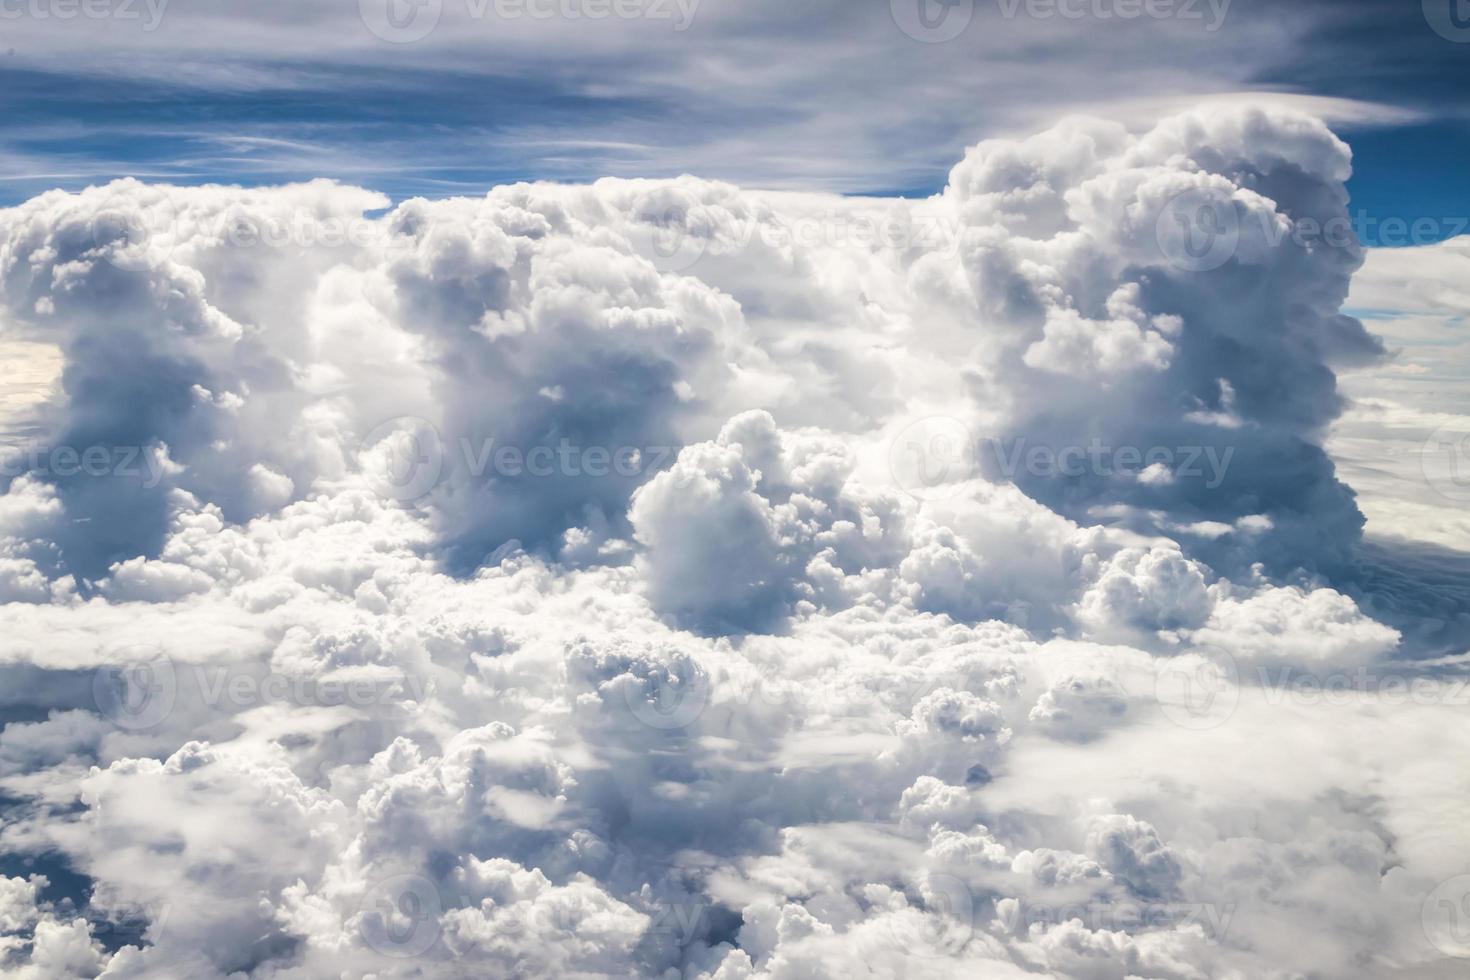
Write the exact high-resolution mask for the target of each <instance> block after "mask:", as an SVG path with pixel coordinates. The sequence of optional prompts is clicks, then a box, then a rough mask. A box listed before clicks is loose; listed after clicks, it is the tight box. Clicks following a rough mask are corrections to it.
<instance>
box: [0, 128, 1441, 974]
mask: <svg viewBox="0 0 1470 980" xmlns="http://www.w3.org/2000/svg"><path fill="white" fill-rule="evenodd" d="M1349 173H1350V165H1349V154H1348V151H1347V148H1346V146H1345V145H1344V144H1342V143H1341V141H1339V140H1338V139H1337V138H1336V137H1335V136H1333V135H1332V133H1331V132H1329V131H1328V130H1327V128H1326V127H1325V126H1324V125H1323V124H1322V123H1320V122H1318V121H1317V120H1314V119H1311V118H1308V117H1304V116H1299V115H1295V114H1292V113H1289V112H1287V111H1284V110H1281V109H1259V108H1257V109H1251V108H1242V107H1238V106H1229V105H1216V106H1211V107H1208V108H1205V109H1201V110H1199V111H1195V112H1191V113H1187V114H1185V115H1183V116H1179V117H1176V118H1171V119H1168V120H1165V121H1164V122H1162V123H1159V124H1158V125H1157V126H1156V127H1155V128H1153V129H1152V130H1150V131H1148V132H1145V133H1142V134H1138V133H1130V132H1129V131H1127V130H1126V129H1124V128H1123V127H1121V126H1118V125H1116V124H1112V123H1103V122H1097V121H1090V120H1082V119H1074V120H1068V121H1065V122H1063V123H1061V124H1059V125H1058V126H1056V127H1055V128H1053V129H1051V130H1049V131H1047V132H1046V133H1043V134H1040V135H1038V136H1035V137H1032V138H1030V139H1024V140H1014V141H1012V140H999V141H987V142H985V143H982V144H979V145H978V146H976V147H974V148H973V149H972V150H970V151H969V153H967V154H966V157H965V159H964V160H963V161H962V162H961V163H959V164H958V165H957V166H956V168H955V169H954V171H953V174H952V176H951V180H950V184H949V186H948V188H947V189H946V190H945V192H944V193H943V194H940V195H936V196H935V197H933V198H930V199H927V200H923V201H913V202H910V201H875V200H864V199H851V200H849V199H841V198H833V197H827V196H822V195H809V194H786V193H774V192H762V193H757V192H750V191H744V190H741V189H739V188H736V187H733V186H730V185H727V184H720V183H714V182H706V181H701V180H697V179H694V178H687V177H686V178H680V179H678V180H673V181H641V180H633V181H630V180H604V181H599V182H597V183H595V184H592V185H588V186H580V187H572V186H557V185H551V184H518V185H514V186H507V187H498V188H495V189H493V190H491V191H490V192H488V193H487V194H486V195H485V196H484V197H483V198H478V199H456V200H452V201H441V202H427V201H421V200H413V201H408V202H404V203H402V204H399V205H397V206H390V205H389V202H388V201H386V200H384V199H383V198H381V197H379V196H378V195H375V194H372V193H370V192H367V191H362V190H359V189H356V188H351V187H344V186H341V185H337V184H332V183H327V182H317V183H312V184H305V185H296V186H291V187H282V188H267V189H250V190H247V189H241V188H233V187H200V188H175V187H165V186H149V185H144V184H140V183H137V182H131V181H124V182H119V183H115V184H110V185H107V186H105V187H99V188H93V189H90V190H88V191H86V192H84V193H82V194H77V195H71V194H64V193H59V192H57V193H51V194H46V195H42V196H41V197H38V198H35V199H33V200H31V201H28V202H26V203H25V204H23V205H21V206H19V207H16V208H13V209H10V210H7V211H4V212H0V305H3V306H0V315H3V319H0V324H4V328H5V329H7V330H13V331H15V332H16V333H18V334H22V333H23V334H24V336H25V337H26V338H27V339H28V342H31V343H39V344H45V345H50V346H51V347H53V348H54V349H56V350H58V351H59V352H60V355H59V356H60V358H61V360H62V364H63V367H62V370H61V375H60V379H59V384H58V386H57V388H56V390H55V392H54V395H53V396H52V397H51V398H50V399H49V400H48V401H47V402H46V403H45V404H44V406H43V407H42V409H41V410H40V411H39V412H38V414H37V422H36V424H37V426H38V427H39V431H41V432H42V433H43V436H42V437H39V438H38V439H37V440H36V441H34V442H33V443H31V444H27V445H23V446H20V447H19V448H13V449H11V450H10V451H9V452H8V454H7V455H6V456H5V457H4V462H5V465H6V469H5V471H4V472H5V477H4V479H5V483H4V486H5V491H6V492H5V493H4V494H3V495H0V603H3V607H0V608H3V614H4V618H5V621H6V630H5V632H6V639H5V641H4V645H3V647H0V673H3V675H4V679H5V681H6V684H5V685H3V687H4V694H3V696H0V704H3V706H4V707H3V710H4V712H5V715H4V717H5V719H6V721H7V724H6V725H5V727H4V729H3V730H0V791H3V792H4V794H5V796H4V800H5V803H4V806H5V811H4V813H5V818H4V823H3V824H0V853H3V855H5V856H7V857H11V856H13V857H14V858H15V860H16V861H19V862H21V864H24V862H26V861H30V862H32V863H34V862H36V861H40V860H43V859H44V860H45V861H48V862H51V863H52V864H54V865H55V866H56V867H57V868H60V869H64V871H65V874H66V876H68V877H67V878H66V881H80V882H82V883H83V885H81V886H77V887H75V888H73V889H72V890H73V891H74V892H75V894H69V895H65V896H63V895H62V894H61V892H62V891H63V890H64V887H63V886H60V885H53V884H52V881H51V879H50V878H48V877H47V876H46V875H45V874H41V873H39V872H37V871H34V870H32V871H26V872H25V873H22V874H17V873H16V871H14V870H9V869H8V866H7V869H6V873H5V876H4V877H0V932H3V936H0V957H3V960H0V962H3V963H4V967H5V969H6V971H8V972H14V973H16V975H19V976H36V977H52V976H58V977H59V976H106V977H133V976H136V977H143V976H163V975H187V976H192V977H201V978H209V977H226V976H241V975H244V976H253V977H261V978H281V980H285V978H302V980H305V978H315V977H325V976H339V975H343V974H352V975H368V974H371V975H376V976H380V977H391V976H404V977H408V976H424V975H428V976H436V977H440V976H442V977H453V976H465V977H471V976H483V975H486V974H496V975H506V976H527V977H531V976H550V975H557V976H589V977H591V976H628V975H649V976H673V975H679V976H684V977H689V978H700V977H708V978H721V980H733V978H738V977H740V978H743V977H754V976H769V977H798V976H800V977H816V976H838V975H848V974H851V973H853V972H855V971H858V970H860V969H861V970H865V971H867V972H868V973H870V974H873V975H878V976H893V977H900V976H912V975H915V974H916V973H919V972H923V973H925V974H926V975H927V974H930V973H933V974H935V975H940V976H944V975H954V976H974V975H977V974H978V975H985V976H997V977H999V976H1021V975H1035V974H1037V973H1048V974H1050V975H1056V976H1071V977H1117V978H1120V980H1121V978H1125V977H1170V978H1173V977H1206V976H1283V977H1285V976H1294V975H1303V974H1306V973H1311V972H1322V973H1324V974H1330V975H1333V976H1364V977H1368V976H1382V975H1389V974H1390V973H1392V971H1394V970H1409V969H1412V968H1418V967H1421V966H1422V967H1425V968H1433V967H1432V966H1430V965H1431V964H1433V963H1436V962H1438V961H1441V960H1444V959H1445V958H1446V957H1453V956H1455V955H1458V954H1457V952H1456V950H1457V949H1459V947H1455V946H1454V945H1453V930H1450V931H1449V932H1446V931H1445V930H1444V929H1440V928H1438V925H1436V923H1437V922H1438V920H1433V919H1432V915H1433V914H1437V913H1438V912H1439V911H1440V906H1438V905H1435V904H1434V902H1433V901H1432V900H1431V895H1433V894H1438V893H1437V892H1436V889H1437V888H1439V889H1441V890H1442V889H1443V888H1445V887H1449V888H1450V889H1451V890H1452V889H1453V887H1454V881H1453V880H1450V881H1448V882H1447V883H1446V884H1442V882H1446V879H1452V875H1453V870H1454V869H1452V868H1451V867H1450V865H1451V863H1452V862H1451V860H1450V857H1451V856H1452V855H1454V854H1455V853H1463V849H1461V850H1460V851H1457V850H1456V848H1457V847H1458V846H1459V845H1460V844H1462V843H1464V842H1463V841H1462V840H1461V838H1462V837H1463V832H1462V829H1461V827H1460V824H1461V823H1462V821H1459V820H1458V819H1457V816H1456V815H1457V813H1458V812H1459V811H1460V810H1461V809H1462V808H1463V802H1464V801H1463V792H1462V790H1463V787H1462V785H1461V784H1462V782H1463V781H1462V780H1459V779H1458V777H1457V776H1455V775H1454V773H1453V766H1454V764H1455V762H1454V760H1455V759H1458V758H1462V757H1463V755H1462V753H1461V751H1460V750H1462V749H1463V748H1464V746H1461V745H1459V743H1460V742H1463V741H1464V740H1465V730H1464V726H1463V723H1462V722H1461V721H1459V720H1458V716H1457V715H1456V714H1454V712H1453V705H1454V699H1455V698H1456V697H1457V696H1459V695H1460V694H1461V693H1462V692H1460V690H1459V687H1457V683H1456V680H1455V678H1454V676H1453V675H1454V671H1455V670H1456V669H1458V667H1459V665H1460V664H1459V661H1457V660H1455V659H1454V658H1450V659H1449V660H1433V661H1415V660H1412V659H1410V658H1412V657H1414V656H1417V655H1419V654H1421V653H1422V652H1423V651H1422V650H1421V649H1420V648H1419V647H1417V646H1415V636H1413V635H1410V634H1407V633H1404V632H1402V631H1400V630H1398V629H1396V628H1394V627H1393V626H1391V625H1387V624H1385V623H1383V622H1380V621H1379V620H1378V619H1377V618H1375V615H1374V608H1373V607H1372V603H1371V602H1370V601H1369V600H1368V599H1362V601H1361V602H1360V601H1359V600H1360V599H1361V598H1362V595H1363V593H1362V591H1361V590H1360V589H1358V588H1357V585H1358V583H1357V582H1356V580H1353V579H1352V577H1351V576H1350V575H1344V572H1343V570H1344V569H1345V568H1346V569H1351V568H1352V567H1353V562H1354V560H1355V556H1356V555H1357V554H1358V551H1357V538H1358V533H1359V530H1360V528H1361V526H1362V518H1361V515H1359V513H1358V511H1357V509H1356V507H1355V506H1354V499H1353V495H1352V492H1351V491H1350V490H1349V489H1348V488H1347V487H1346V486H1345V485H1344V484H1343V483H1341V482H1340V481H1339V480H1338V479H1337V478H1336V476H1335V474H1334V471H1333V468H1332V464H1331V461H1330V459H1329V457H1328V455H1327V454H1326V453H1325V451H1324V450H1323V449H1322V439H1323V438H1324V436H1325V434H1326V431H1327V428H1328V426H1330V425H1331V424H1332V422H1333V421H1334V419H1336V417H1337V416H1338V414H1339V412H1340V411H1341V410H1342V407H1343V399H1342V397H1341V396H1340V395H1339V394H1338V392H1337V388H1336V375H1335V371H1336V370H1337V369H1338V368H1339V367H1340V366H1341V365H1343V364H1345V363H1351V364H1354V365H1359V366H1361V365H1363V364H1365V363H1367V362H1369V361H1371V360H1373V359H1374V358H1376V357H1377V356H1378V355H1379V353H1380V345H1379V344H1378V343H1377V341H1375V340H1374V339H1373V338H1372V337H1371V336H1370V335H1369V334H1368V333H1367V331H1366V330H1365V329H1364V328H1363V327H1362V325H1361V324H1360V323H1358V322H1357V321H1356V320H1353V319H1351V318H1349V317H1346V316H1344V315H1342V314H1341V313H1340V309H1339V308H1340V306H1341V304H1342V302H1343V299H1344V297H1345V296H1346V295H1347V289H1348V283H1349V279H1350V277H1351V275H1352V274H1353V272H1354V271H1355V270H1356V269H1357V267H1358V265H1359V264H1360V261H1361V255H1360V253H1359V250H1358V249H1356V248H1355V247H1348V248H1341V249H1320V248H1306V247H1303V246H1302V245H1301V244H1300V243H1299V242H1298V241H1296V240H1294V239H1293V238H1292V237H1291V236H1279V235H1278V234H1277V232H1278V231H1279V230H1280V229H1281V228H1282V227H1283V225H1285V224H1288V223H1290V222H1292V221H1299V220H1301V219H1302V218H1304V217H1309V216H1310V217H1314V218H1316V219H1319V220H1325V219H1328V218H1330V217H1332V216H1334V215H1337V214H1339V213H1341V212H1342V211H1343V209H1344V207H1345V203H1346V196H1345V191H1344V189H1343V182H1344V180H1345V179H1346V178H1347V176H1348V174H1349ZM1202 215H1208V216H1209V217H1208V218H1205V217H1202ZM1181 219H1183V220H1182V221H1181ZM1221 235H1223V236H1224V237H1223V238H1221V237H1219V236H1221ZM1283 670H1284V671H1287V672H1288V673H1290V674H1291V677H1292V678H1293V683H1290V684H1283V683H1281V681H1280V679H1281V677H1282V676H1283V674H1282V673H1281V672H1282V671H1283ZM1292 672H1294V673H1292ZM1298 676H1299V677H1301V678H1305V679H1307V680H1310V681H1311V682H1312V683H1315V684H1317V685H1318V686H1317V687H1315V688H1312V687H1310V686H1308V687H1304V686H1302V685H1300V684H1296V683H1295V682H1294V680H1295V678H1297V677H1298ZM1343 679H1345V680H1346V684H1345V685H1344V684H1341V683H1338V681H1341V680H1343ZM1432 731H1443V732H1447V733H1448V734H1442V735H1441V736H1438V737H1442V738H1444V739H1447V740H1448V741H1449V742H1450V743H1452V744H1450V745H1447V746H1446V751H1445V752H1443V753H1435V754H1433V757H1432V758H1429V757H1424V755H1423V753H1422V748H1423V745H1424V744H1425V743H1424V742H1422V741H1416V739H1423V738H1428V737H1430V736H1429V735H1428V734H1427V733H1429V732H1432ZM1343 732H1348V733H1349V734H1347V735H1340V733H1343ZM1388 733H1396V734H1392V736H1391V737H1390V736H1389V735H1388ZM1339 738H1341V739H1342V740H1339ZM1285 744H1290V745H1292V746H1293V749H1294V751H1293V752H1289V753H1282V752H1280V751H1278V748H1279V746H1281V745H1285ZM1403 750H1408V751H1407V754H1405V752H1404V751H1403ZM1314 756H1315V757H1314ZM1409 757H1412V761H1411V762H1409V763H1406V761H1405V760H1406V758H1409ZM1247 758H1248V759H1249V760H1250V765H1249V766H1248V767H1246V768H1248V770H1249V771H1248V772H1247V771H1245V769H1242V760H1243V759H1247ZM1406 765H1408V766H1409V768H1410V769H1412V771H1411V772H1410V771H1407V770H1406V768H1405V767H1406ZM1426 787H1428V788H1426ZM1426 800H1428V801H1429V802H1428V803H1425V802H1424V801H1426ZM16 868H17V870H20V871H25V868H24V867H22V866H21V865H20V864H18V865H16ZM57 880H58V881H61V879H60V878H57ZM1461 897H1463V896H1461ZM1426 902H1427V903H1428V904H1425V903H1426ZM1426 909H1428V910H1429V911H1428V912H1426V911H1425V910H1426ZM1426 915H1430V916H1431V919H1430V920H1426V919H1425V916H1426ZM1426 921H1429V922H1430V925H1429V926H1428V927H1426V925H1425V922H1426ZM120 923H132V924H134V925H136V928H132V929H123V928H120V927H119V924H120ZM1296 930H1304V931H1306V932H1308V933H1310V934H1311V935H1313V936H1317V937H1322V938H1321V940H1320V941H1316V942H1311V943H1303V944H1301V945H1299V946H1298V945H1294V944H1293V943H1291V942H1289V941H1286V940H1285V939H1284V938H1283V937H1286V936H1288V935H1290V934H1292V933H1293V932H1294V931H1296ZM1446 936H1448V937H1449V938H1448V939H1447V938H1446Z"/></svg>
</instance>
